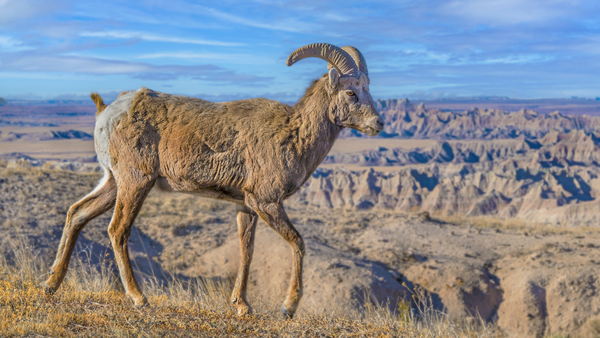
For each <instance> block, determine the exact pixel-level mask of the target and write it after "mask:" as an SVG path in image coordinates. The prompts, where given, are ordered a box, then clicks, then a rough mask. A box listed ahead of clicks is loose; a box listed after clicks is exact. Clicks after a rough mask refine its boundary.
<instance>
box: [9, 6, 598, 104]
mask: <svg viewBox="0 0 600 338" xmlns="http://www.w3.org/2000/svg"><path fill="white" fill-rule="evenodd" d="M314 42H329V43H332V44H335V45H338V46H340V47H341V46H346V45H352V46H355V47H357V48H358V49H360V50H361V51H362V53H363V54H364V55H365V58H366V60H367V63H368V65H369V73H370V77H371V93H372V95H373V97H375V98H402V97H409V98H413V99H419V98H425V99H432V98H439V97H452V96H481V95H486V96H490V95H493V96H509V97H515V98H560V97H571V96H581V97H598V96H600V2H599V1H577V0H575V1H561V0H485V1H482V0H429V1H418V0H411V1H361V2H359V1H352V0H349V1H325V0H319V1H314V0H302V1H277V0H246V1H227V0H225V1H182V0H169V1H152V0H149V1H113V0H103V1H84V0H80V1H74V0H73V1H68V0H62V1H55V0H44V1H37V0H0V96H2V97H5V98H8V99H52V98H72V99H80V98H85V97H87V96H88V95H89V93H90V92H91V91H98V92H100V93H101V94H104V95H106V96H108V97H111V96H114V95H115V93H118V92H120V91H123V90H128V89H135V88H139V87H141V86H146V87H148V88H151V89H154V90H158V91H162V92H169V93H176V94H184V95H190V96H198V97H202V98H206V99H209V100H213V101H225V100H232V99H240V98H249V97H257V96H262V97H267V98H271V99H276V100H280V101H285V102H293V101H295V100H297V99H298V98H299V97H300V96H301V95H302V94H303V92H304V89H305V88H306V87H307V86H308V85H309V83H310V82H311V81H312V80H313V79H315V78H317V77H319V76H320V75H322V74H323V73H325V72H326V70H327V65H326V63H325V62H324V61H322V60H319V59H312V60H308V59H307V60H303V61H301V62H299V63H297V64H295V65H294V66H293V67H287V66H286V65H285V60H286V58H287V56H288V55H289V53H291V52H292V51H293V50H295V49H296V48H298V47H301V46H303V45H306V44H309V43H314Z"/></svg>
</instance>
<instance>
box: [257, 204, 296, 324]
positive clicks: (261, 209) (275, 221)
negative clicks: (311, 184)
mask: <svg viewBox="0 0 600 338" xmlns="http://www.w3.org/2000/svg"><path fill="white" fill-rule="evenodd" d="M247 204H248V205H249V206H251V207H252V208H253V209H254V210H255V211H256V212H257V213H258V215H259V216H260V218H262V219H263V220H264V221H265V222H266V223H267V224H268V225H269V226H270V227H271V228H272V229H273V230H275V232H277V233H278V234H279V235H281V237H283V238H284V239H285V240H286V241H287V242H288V244H289V245H290V246H291V248H292V259H293V262H292V275H291V278H290V286H289V289H288V294H287V297H286V298H285V301H284V302H283V306H282V307H281V313H282V314H283V316H284V317H285V318H288V319H291V318H292V317H293V316H294V313H296V309H297V308H298V303H299V302H300V298H302V259H303V257H304V241H303V240H302V236H300V233H298V231H297V230H296V228H294V225H293V224H292V222H291V221H290V219H289V217H288V215H287V214H286V212H285V210H284V209H283V205H282V204H281V202H277V203H260V202H257V201H256V199H255V198H254V197H253V196H249V195H247Z"/></svg>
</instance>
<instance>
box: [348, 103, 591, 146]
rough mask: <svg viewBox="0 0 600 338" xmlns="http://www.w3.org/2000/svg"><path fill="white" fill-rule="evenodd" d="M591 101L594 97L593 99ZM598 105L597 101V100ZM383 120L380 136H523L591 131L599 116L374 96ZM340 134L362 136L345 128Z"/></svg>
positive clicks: (485, 137)
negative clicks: (443, 105) (454, 107)
mask: <svg viewBox="0 0 600 338" xmlns="http://www.w3.org/2000/svg"><path fill="white" fill-rule="evenodd" d="M594 102H595V101H594ZM598 105H599V106H600V102H599V103H598ZM376 107H377V108H378V109H379V111H380V113H381V115H382V117H383V119H384V121H385V127H384V131H383V132H382V133H381V134H380V136H378V137H383V138H389V137H394V138H431V139H441V140H443V139H446V140H451V139H504V138H517V137H520V136H524V137H526V138H529V139H537V138H541V137H544V136H545V135H546V134H547V133H548V132H550V131H551V130H556V131H559V132H565V133H568V132H569V131H572V130H583V131H585V132H588V133H591V132H595V131H596V130H598V129H599V128H600V117H596V116H587V115H566V114H562V113H560V112H559V111H555V112H552V113H549V114H541V113H538V112H536V111H533V110H530V109H521V110H519V111H517V112H508V111H502V110H498V109H488V108H472V109H469V110H466V111H462V112H455V111H451V110H440V109H438V108H433V109H430V108H428V107H426V105H425V104H424V103H420V104H418V105H415V104H413V103H412V102H410V101H409V100H408V99H401V100H399V99H394V100H378V101H377V102H376ZM340 137H364V134H362V133H360V132H357V131H355V130H351V129H345V130H344V131H343V132H342V133H341V134H340Z"/></svg>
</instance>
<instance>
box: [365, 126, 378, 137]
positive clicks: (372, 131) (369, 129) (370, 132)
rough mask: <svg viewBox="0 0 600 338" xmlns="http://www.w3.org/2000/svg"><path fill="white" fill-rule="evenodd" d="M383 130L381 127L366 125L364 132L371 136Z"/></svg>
mask: <svg viewBox="0 0 600 338" xmlns="http://www.w3.org/2000/svg"><path fill="white" fill-rule="evenodd" d="M380 132H381V129H375V128H373V127H369V126H367V127H365V130H364V133H365V134H367V135H369V136H377V135H379V133H380Z"/></svg>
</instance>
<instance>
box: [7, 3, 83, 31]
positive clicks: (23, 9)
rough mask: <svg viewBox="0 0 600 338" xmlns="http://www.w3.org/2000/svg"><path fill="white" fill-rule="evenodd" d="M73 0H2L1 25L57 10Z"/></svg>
mask: <svg viewBox="0 0 600 338" xmlns="http://www.w3.org/2000/svg"><path fill="white" fill-rule="evenodd" d="M70 2H71V1H44V0H0V25H5V24H10V23H14V22H20V21H23V20H26V19H30V18H33V17H36V16H42V15H47V14H48V13H52V12H57V11H60V10H62V9H63V8H64V7H65V4H66V3H67V4H68V3H70Z"/></svg>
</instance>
